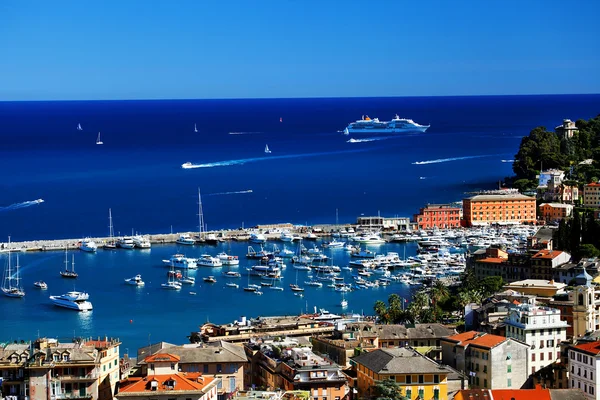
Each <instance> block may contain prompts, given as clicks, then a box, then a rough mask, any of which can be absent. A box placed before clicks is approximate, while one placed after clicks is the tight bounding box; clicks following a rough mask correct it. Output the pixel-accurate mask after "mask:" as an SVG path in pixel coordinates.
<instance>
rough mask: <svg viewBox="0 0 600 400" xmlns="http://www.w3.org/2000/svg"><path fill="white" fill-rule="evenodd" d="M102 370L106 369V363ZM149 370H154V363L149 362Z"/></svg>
mask: <svg viewBox="0 0 600 400" xmlns="http://www.w3.org/2000/svg"><path fill="white" fill-rule="evenodd" d="M104 370H105V371H106V365H105V366H104ZM150 371H154V364H150Z"/></svg>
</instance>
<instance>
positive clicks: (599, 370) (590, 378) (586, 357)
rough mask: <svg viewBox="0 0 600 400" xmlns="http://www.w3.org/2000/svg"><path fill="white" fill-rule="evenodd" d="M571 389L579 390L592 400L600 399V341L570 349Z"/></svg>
mask: <svg viewBox="0 0 600 400" xmlns="http://www.w3.org/2000/svg"><path fill="white" fill-rule="evenodd" d="M568 359H569V361H568V362H569V369H568V370H569V388H573V389H579V390H581V391H583V393H585V396H586V397H587V398H588V399H590V400H596V399H600V393H599V392H598V383H599V382H600V341H596V342H589V343H581V344H577V345H574V346H571V347H570V348H569V357H568Z"/></svg>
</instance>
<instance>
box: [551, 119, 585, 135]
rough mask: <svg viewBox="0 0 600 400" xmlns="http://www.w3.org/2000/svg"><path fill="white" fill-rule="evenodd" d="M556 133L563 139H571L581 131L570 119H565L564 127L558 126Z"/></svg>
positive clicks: (555, 129)
mask: <svg viewBox="0 0 600 400" xmlns="http://www.w3.org/2000/svg"><path fill="white" fill-rule="evenodd" d="M554 132H556V134H557V135H558V137H560V138H562V139H571V138H572V137H573V135H574V134H575V133H577V132H579V130H578V129H577V125H575V122H573V121H571V120H570V119H563V123H562V125H558V126H557V127H556V128H554Z"/></svg>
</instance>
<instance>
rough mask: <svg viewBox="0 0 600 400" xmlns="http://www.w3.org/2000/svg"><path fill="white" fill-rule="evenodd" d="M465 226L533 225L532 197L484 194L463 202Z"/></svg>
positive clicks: (533, 207)
mask: <svg viewBox="0 0 600 400" xmlns="http://www.w3.org/2000/svg"><path fill="white" fill-rule="evenodd" d="M463 218H464V221H465V225H466V226H479V225H490V224H522V223H535V221H536V203H535V198H534V197H529V196H524V195H522V194H513V193H511V194H485V195H477V196H473V197H470V198H467V199H464V200H463Z"/></svg>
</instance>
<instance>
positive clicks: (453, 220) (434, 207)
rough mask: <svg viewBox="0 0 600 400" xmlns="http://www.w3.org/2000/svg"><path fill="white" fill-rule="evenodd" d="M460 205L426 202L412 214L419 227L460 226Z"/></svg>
mask: <svg viewBox="0 0 600 400" xmlns="http://www.w3.org/2000/svg"><path fill="white" fill-rule="evenodd" d="M460 214H461V209H460V207H455V206H452V205H451V204H428V205H426V206H425V207H423V208H421V209H420V210H419V213H418V214H415V215H414V221H415V223H416V224H417V226H418V228H419V229H434V228H438V229H448V228H459V227H460Z"/></svg>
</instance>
